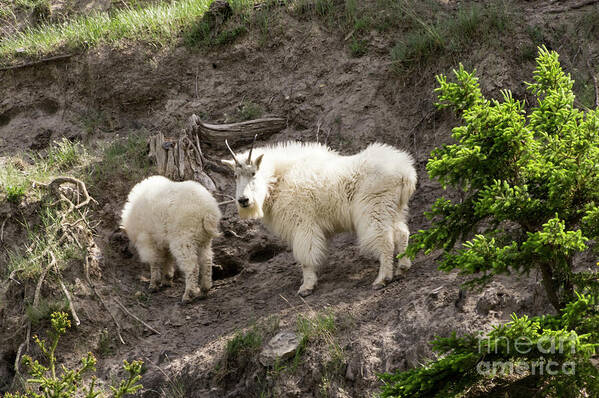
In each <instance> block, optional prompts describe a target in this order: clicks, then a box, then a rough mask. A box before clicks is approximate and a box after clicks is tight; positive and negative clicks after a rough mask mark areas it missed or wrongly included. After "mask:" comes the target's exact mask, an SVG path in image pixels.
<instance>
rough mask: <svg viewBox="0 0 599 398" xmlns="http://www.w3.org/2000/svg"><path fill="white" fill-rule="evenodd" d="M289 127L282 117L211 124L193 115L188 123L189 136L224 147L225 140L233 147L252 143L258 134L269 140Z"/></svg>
mask: <svg viewBox="0 0 599 398" xmlns="http://www.w3.org/2000/svg"><path fill="white" fill-rule="evenodd" d="M285 127H287V121H286V120H285V119H284V118H281V117H267V118H263V119H255V120H248V121H246V122H240V123H231V124H210V123H205V122H203V121H202V120H201V119H200V118H199V117H198V116H197V115H191V117H190V118H189V122H188V134H191V135H195V134H198V135H199V137H200V139H201V140H202V142H208V143H209V144H212V145H218V146H223V145H224V143H225V139H227V140H228V141H229V143H231V144H233V146H239V145H241V144H246V143H250V142H252V140H253V139H254V136H255V135H256V134H258V135H259V136H260V138H262V139H264V138H268V137H270V136H271V135H273V134H276V133H278V132H280V131H281V130H283V129H284V128H285Z"/></svg>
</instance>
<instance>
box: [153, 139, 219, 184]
mask: <svg viewBox="0 0 599 398" xmlns="http://www.w3.org/2000/svg"><path fill="white" fill-rule="evenodd" d="M148 156H149V157H150V158H153V159H155V160H156V168H157V169H158V170H157V171H158V174H160V175H163V176H165V177H168V178H170V179H171V180H174V181H184V180H194V181H197V182H199V183H200V184H202V185H203V186H204V187H205V188H206V189H207V190H208V191H210V192H212V193H214V192H215V191H216V185H215V184H214V181H213V180H212V178H210V176H209V175H208V174H206V172H205V171H204V164H205V162H206V159H205V158H204V155H203V154H202V149H201V148H200V141H199V139H198V137H197V135H196V136H195V142H193V141H192V140H191V139H190V138H189V136H188V135H187V134H186V133H185V132H184V133H183V134H181V136H180V137H179V138H177V139H170V138H166V137H165V136H164V134H162V133H158V134H156V135H154V136H152V137H150V152H149V154H148Z"/></svg>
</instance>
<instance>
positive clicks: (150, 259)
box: [135, 233, 165, 291]
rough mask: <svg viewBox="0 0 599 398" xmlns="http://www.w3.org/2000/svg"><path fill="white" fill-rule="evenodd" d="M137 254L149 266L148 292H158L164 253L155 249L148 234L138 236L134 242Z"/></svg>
mask: <svg viewBox="0 0 599 398" xmlns="http://www.w3.org/2000/svg"><path fill="white" fill-rule="evenodd" d="M135 247H136V248H137V253H138V254H139V258H140V259H141V261H142V262H144V263H147V264H150V290H153V291H155V290H158V285H159V282H160V267H161V266H162V263H163V262H164V257H165V255H164V251H163V250H160V249H157V248H156V244H155V242H153V241H152V239H151V238H150V236H148V234H145V233H144V234H140V235H139V236H138V238H137V241H136V242H135Z"/></svg>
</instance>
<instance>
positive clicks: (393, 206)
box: [222, 142, 417, 296]
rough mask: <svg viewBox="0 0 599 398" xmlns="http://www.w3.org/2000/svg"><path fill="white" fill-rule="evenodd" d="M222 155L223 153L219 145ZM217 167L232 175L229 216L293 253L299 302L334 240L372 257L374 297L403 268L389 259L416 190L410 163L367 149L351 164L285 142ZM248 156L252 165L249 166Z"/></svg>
mask: <svg viewBox="0 0 599 398" xmlns="http://www.w3.org/2000/svg"><path fill="white" fill-rule="evenodd" d="M227 147H229V145H228V143H227ZM229 150H230V151H231V154H232V155H233V160H222V162H223V163H224V164H226V165H228V166H230V167H231V168H232V169H233V171H234V172H235V179H236V184H237V188H236V196H235V199H236V200H237V209H238V211H239V215H240V216H241V217H242V218H259V219H262V220H263V222H264V224H265V225H266V227H267V228H268V229H270V230H271V231H272V232H273V233H275V234H276V235H278V236H280V237H281V238H282V239H284V240H286V241H287V242H288V243H289V244H290V245H291V246H292V247H293V255H294V256H295V259H296V260H297V261H298V262H299V263H300V264H301V266H302V271H303V284H302V286H301V287H300V289H299V292H298V293H299V294H300V295H302V296H307V295H309V294H310V293H312V291H313V290H314V287H315V286H316V282H317V276H316V271H317V268H318V266H319V265H320V264H321V263H322V262H323V261H324V259H325V256H326V247H327V240H328V238H329V237H330V236H332V235H333V234H335V233H339V232H344V231H355V232H356V234H357V236H358V240H359V243H360V247H361V249H362V250H363V251H364V252H366V253H371V254H374V255H376V256H378V259H379V261H380V268H379V273H378V276H377V278H376V280H375V281H374V283H373V286H374V288H375V289H378V288H381V287H383V286H384V285H385V284H386V283H387V282H390V281H391V280H392V279H393V277H394V275H396V274H399V273H400V272H401V271H402V270H406V269H408V268H410V265H411V264H410V261H409V259H407V258H402V259H400V260H399V264H398V270H397V272H394V268H393V260H394V253H403V252H404V251H405V249H406V246H407V244H408V238H409V233H410V232H409V230H408V226H407V225H406V216H407V212H408V201H409V199H410V197H411V196H412V194H413V193H414V190H415V187H416V179H417V177H416V170H415V169H414V166H413V160H412V157H411V156H410V155H409V154H407V153H406V152H402V151H399V150H397V149H395V148H393V147H390V146H388V145H384V144H377V143H375V144H371V145H369V146H368V147H367V148H366V149H365V150H363V151H362V152H360V153H358V154H356V155H353V156H341V155H339V154H338V153H337V152H335V151H333V150H331V149H330V148H328V147H326V146H324V145H321V144H318V143H305V144H302V143H296V142H285V143H279V144H276V145H274V146H266V147H262V148H256V149H253V145H252V149H250V150H249V153H245V152H244V153H242V154H239V155H235V153H234V152H233V151H232V150H231V148H230V147H229ZM252 153H253V154H254V158H252Z"/></svg>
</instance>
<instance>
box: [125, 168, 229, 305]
mask: <svg viewBox="0 0 599 398" xmlns="http://www.w3.org/2000/svg"><path fill="white" fill-rule="evenodd" d="M220 218H221V213H220V209H219V208H218V204H217V203H216V200H215V199H214V197H213V196H212V195H211V194H210V193H209V192H208V191H207V190H206V188H204V187H203V186H202V185H201V184H199V183H197V182H194V181H184V182H174V181H171V180H169V179H168V178H165V177H162V176H152V177H149V178H146V179H145V180H143V181H142V182H140V183H138V184H137V185H135V186H134V187H133V189H132V190H131V192H130V193H129V197H128V199H127V203H126V204H125V206H124V207H123V213H122V217H121V227H122V228H123V229H124V230H125V232H126V233H127V236H128V237H129V240H130V241H131V243H132V244H133V245H134V246H135V248H136V249H137V253H138V254H139V258H140V259H141V261H142V262H144V263H148V264H150V289H152V290H156V289H158V286H159V284H162V285H163V286H170V285H171V284H172V279H173V276H174V273H175V266H174V260H176V262H177V264H178V266H179V269H180V270H181V271H182V272H183V273H184V275H185V293H184V294H183V302H184V303H185V302H189V301H191V300H192V299H193V298H195V297H198V296H199V297H205V296H206V295H207V294H208V290H210V287H212V239H213V238H214V237H216V236H218V234H219V232H218V225H219V222H220ZM161 271H162V272H161ZM198 271H199V273H200V276H201V281H200V287H199V288H198Z"/></svg>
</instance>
